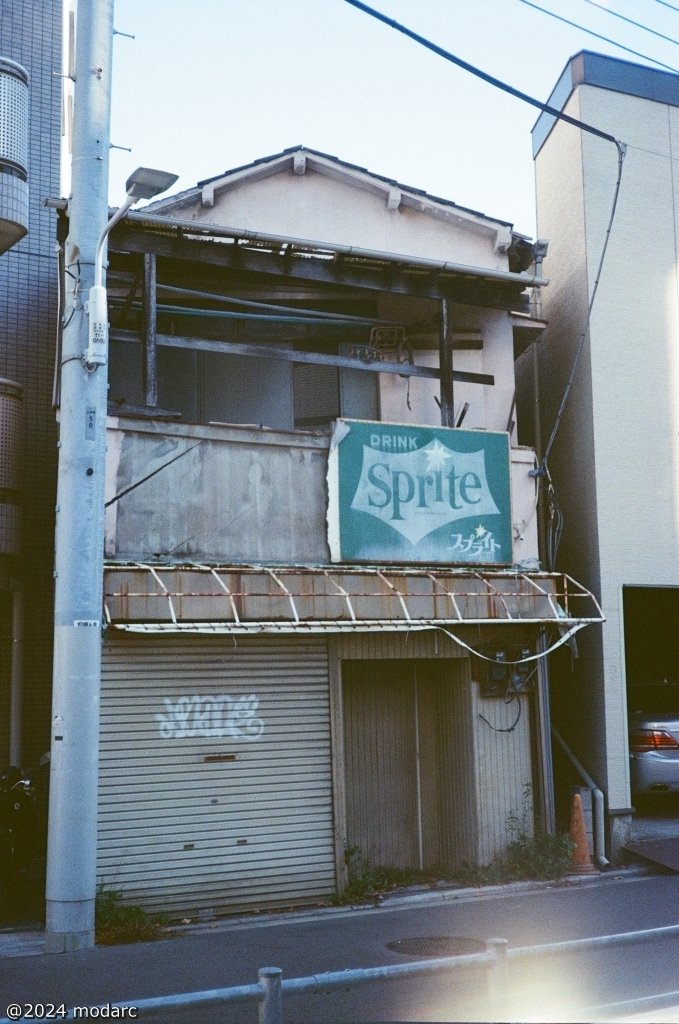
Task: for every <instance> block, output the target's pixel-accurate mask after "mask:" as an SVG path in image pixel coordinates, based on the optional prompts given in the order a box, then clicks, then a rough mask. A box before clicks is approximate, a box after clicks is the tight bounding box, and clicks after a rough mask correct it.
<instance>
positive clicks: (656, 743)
mask: <svg viewBox="0 0 679 1024" xmlns="http://www.w3.org/2000/svg"><path fill="white" fill-rule="evenodd" d="M630 712H631V713H630V718H629V747H630V776H631V784H632V793H634V794H635V795H637V796H643V795H646V794H662V793H679V687H677V686H675V685H672V684H658V685H655V686H645V687H638V688H636V689H634V690H632V691H631V692H630Z"/></svg>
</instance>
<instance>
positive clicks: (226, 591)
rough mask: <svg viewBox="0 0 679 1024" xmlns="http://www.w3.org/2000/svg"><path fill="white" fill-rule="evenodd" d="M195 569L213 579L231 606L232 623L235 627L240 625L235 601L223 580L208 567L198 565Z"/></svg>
mask: <svg viewBox="0 0 679 1024" xmlns="http://www.w3.org/2000/svg"><path fill="white" fill-rule="evenodd" d="M196 569H200V570H202V571H207V572H209V573H210V575H211V576H213V577H214V579H215V580H216V581H217V583H218V584H219V586H220V587H221V588H222V590H223V591H224V593H225V594H226V596H227V597H228V599H229V604H230V605H231V611H232V612H233V617H234V621H235V622H236V624H237V625H240V621H241V620H240V616H239V614H238V609H237V608H236V600H235V598H234V596H233V594H232V593H231V591H230V590H229V588H228V587H227V585H226V583H225V582H224V580H223V579H222V578H221V576H220V575H219V573H218V572H217V570H216V569H214V568H213V567H212V566H210V565H199V564H196ZM206 596H207V595H206Z"/></svg>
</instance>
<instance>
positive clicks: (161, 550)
mask: <svg viewBox="0 0 679 1024" xmlns="http://www.w3.org/2000/svg"><path fill="white" fill-rule="evenodd" d="M107 441H108V445H107V447H108V466H107V484H106V486H107V501H108V502H109V505H108V508H107V519H106V555H107V557H109V558H115V559H118V560H119V561H126V560H127V561H135V560H137V559H141V560H151V561H154V560H158V559H159V558H160V559H163V560H166V561H170V562H182V561H187V560H193V561H208V562H221V563H223V564H236V565H237V564H243V563H253V562H254V563H257V562H264V563H269V562H277V563H286V562H290V563H291V564H293V565H294V564H310V563H319V562H320V563H323V562H328V561H329V557H330V553H329V550H328V542H327V508H328V501H327V472H328V469H327V467H328V449H329V444H330V439H329V437H328V435H327V434H314V433H305V432H297V433H291V432H284V431H274V430H267V431H259V430H258V429H257V428H248V427H233V426H229V427H227V426H198V425H195V424H174V423H165V422H161V423H153V422H152V421H148V420H139V421H136V420H123V419H120V420H118V419H116V418H114V417H110V418H109V429H108V438H107ZM534 462H535V458H534V453H533V451H532V450H531V449H528V448H518V449H512V452H511V488H512V525H513V534H514V544H513V556H514V561H515V562H516V563H521V562H526V561H531V560H535V559H537V555H538V550H537V522H536V517H535V481H534V479H533V478H532V477H530V476H529V475H528V474H529V471H530V470H531V469H532V468H533V466H534ZM177 496H181V500H177ZM272 524H274V528H273V529H272Z"/></svg>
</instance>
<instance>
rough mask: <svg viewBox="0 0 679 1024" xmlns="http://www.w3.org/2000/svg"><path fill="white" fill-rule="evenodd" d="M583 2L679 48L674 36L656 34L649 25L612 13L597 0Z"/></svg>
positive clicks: (583, 0) (615, 12) (584, 0)
mask: <svg viewBox="0 0 679 1024" xmlns="http://www.w3.org/2000/svg"><path fill="white" fill-rule="evenodd" d="M582 2H583V3H585V4H589V5H590V7H598V8H599V10H600V11H605V12H606V14H610V15H612V17H614V18H620V21H626V22H627V24H628V25H634V27H635V28H640V29H641V31H642V32H650V34H651V35H652V36H657V37H658V39H664V40H665V42H667V43H672V45H673V46H679V42H677V40H676V39H673V38H672V36H665V35H663V34H662V32H656V31H655V29H654V28H649V27H648V25H642V23H641V22H640V21H632V19H631V18H626V17H625V15H624V14H618V12H617V11H612V10H611V9H610V7H606V6H605V5H604V4H599V3H597V0H582ZM674 10H677V8H676V7H675V8H674ZM616 46H617V43H616Z"/></svg>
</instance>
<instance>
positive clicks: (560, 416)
mask: <svg viewBox="0 0 679 1024" xmlns="http://www.w3.org/2000/svg"><path fill="white" fill-rule="evenodd" d="M624 158H625V151H624V148H623V151H622V152H620V151H619V152H618V177H617V180H616V183H615V190H614V194H613V204H612V206H611V212H610V216H609V218H608V226H607V227H606V237H605V239H604V244H603V247H602V250H601V256H600V258H599V265H598V267H597V272H596V278H595V280H594V287H593V288H592V295H591V298H590V300H589V306H588V307H587V316H586V318H585V324H584V327H583V330H582V333H581V335H580V341H579V342H578V347H577V349H576V352H575V357H574V359H573V363H572V366H571V371H570V374H569V376H568V381H567V382H566V387H565V388H564V393H563V396H562V398H561V404H560V406H559V410H558V412H557V414H556V419H555V422H554V426H553V427H552V432H551V434H550V437H549V441H548V442H547V445H546V447H545V452H544V455H543V458H542V464H543V466H544V465H545V463H546V462H547V459H548V458H549V453H550V452H551V450H552V446H553V445H554V441H555V440H556V435H557V432H558V429H559V426H560V425H561V420H562V419H563V413H564V409H565V408H566V402H567V401H568V396H569V394H570V391H571V388H572V387H573V379H574V377H575V371H576V368H577V365H578V361H579V359H580V354H581V352H582V349H583V346H584V344H585V339H586V337H587V332H588V330H589V325H590V321H591V319H592V308H593V306H594V300H595V299H596V296H597V292H598V290H599V282H600V281H601V272H602V270H603V265H604V260H605V258H606V252H607V250H608V243H609V241H610V238H611V230H612V228H613V221H614V219H615V213H616V210H617V206H618V198H619V196H620V184H621V181H622V165H623V161H624Z"/></svg>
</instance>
